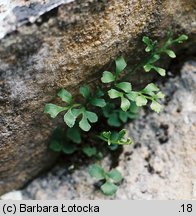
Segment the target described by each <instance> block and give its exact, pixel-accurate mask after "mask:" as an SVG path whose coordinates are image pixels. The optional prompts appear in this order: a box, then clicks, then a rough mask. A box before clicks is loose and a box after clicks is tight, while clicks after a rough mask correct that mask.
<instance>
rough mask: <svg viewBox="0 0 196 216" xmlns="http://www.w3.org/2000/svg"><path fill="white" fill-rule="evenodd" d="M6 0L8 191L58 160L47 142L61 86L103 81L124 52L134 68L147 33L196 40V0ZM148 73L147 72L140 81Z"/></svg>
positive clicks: (3, 57) (3, 180)
mask: <svg viewBox="0 0 196 216" xmlns="http://www.w3.org/2000/svg"><path fill="white" fill-rule="evenodd" d="M6 2H9V3H10V5H9V9H10V10H8V11H7V10H6V6H5V4H4V6H1V7H0V10H1V14H2V16H0V18H1V20H0V25H1V30H2V34H1V41H0V74H1V81H0V87H1V90H0V100H1V106H0V113H1V114H0V120H1V125H0V127H1V137H0V141H1V142H0V164H1V166H0V194H2V193H5V192H6V191H9V190H10V189H14V188H18V187H21V186H23V185H24V184H25V183H26V182H28V181H29V180H30V179H32V178H33V177H35V176H36V175H37V174H38V173H39V172H40V171H41V170H43V168H46V167H48V166H50V163H52V162H53V161H54V158H55V156H53V155H52V154H51V153H50V152H48V151H47V140H48V138H49V136H50V134H51V132H52V130H53V128H54V125H55V124H56V122H55V121H53V122H52V121H51V119H49V118H48V117H47V116H45V115H43V107H44V105H45V104H46V103H47V102H50V101H54V98H55V95H56V91H57V90H58V89H59V88H61V87H64V88H67V89H68V90H70V91H73V92H74V91H75V89H76V87H77V86H79V85H81V84H83V83H90V82H92V81H94V80H96V79H97V78H99V76H100V73H99V71H100V69H102V68H103V67H104V66H105V65H109V63H110V61H111V59H114V58H116V57H117V56H118V55H119V54H123V55H125V56H129V57H130V58H129V59H131V61H129V65H130V64H131V62H132V61H134V62H135V61H137V60H138V57H140V56H141V49H140V48H141V46H140V42H139V41H141V37H142V36H143V35H150V36H151V37H154V38H156V37H159V38H160V39H161V38H162V37H164V36H165V34H166V32H167V31H168V29H170V28H172V30H173V31H174V33H175V34H176V33H181V32H184V33H187V34H188V35H190V42H194V40H193V38H194V36H195V33H196V24H195V20H196V13H195V1H194V0H189V1H187V0H180V1H170V0H165V1H159V0H150V1H149V0H141V1H136V0H131V1H127V0H120V1H119V0H118V1H117V0H111V1H107V0H102V1H97V0H81V1H80V0H77V1H73V2H72V3H69V4H64V3H66V2H69V1H58V0H56V1H55V0H47V1H43V0H39V1H38V0H36V1H34V0H32V1H22V0H18V1H17V0H15V1H8V0H7V1H5V3H6ZM5 10H6V11H5ZM191 38H192V39H191ZM187 44H189V43H187ZM189 45H190V44H189ZM192 47H194V46H192ZM142 50H143V48H142ZM147 77H148V76H141V74H140V73H139V74H137V76H134V77H133V83H135V84H136V83H138V82H139V84H140V83H143V82H145V81H147V79H149V78H147ZM136 81H138V82H136Z"/></svg>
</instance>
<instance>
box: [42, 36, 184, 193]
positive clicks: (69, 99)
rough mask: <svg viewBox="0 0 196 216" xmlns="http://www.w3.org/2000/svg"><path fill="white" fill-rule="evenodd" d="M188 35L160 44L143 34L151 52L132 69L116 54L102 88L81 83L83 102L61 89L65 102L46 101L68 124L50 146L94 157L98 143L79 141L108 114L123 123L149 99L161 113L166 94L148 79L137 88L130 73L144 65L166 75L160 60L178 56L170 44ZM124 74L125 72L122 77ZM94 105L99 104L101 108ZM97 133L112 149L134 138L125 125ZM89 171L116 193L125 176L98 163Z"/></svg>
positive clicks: (110, 119)
mask: <svg viewBox="0 0 196 216" xmlns="http://www.w3.org/2000/svg"><path fill="white" fill-rule="evenodd" d="M187 39H188V37H187V36H186V35H181V36H179V37H178V38H176V39H173V38H172V35H171V34H168V37H167V38H166V40H165V41H164V43H162V44H159V43H158V42H157V41H156V40H155V41H153V40H151V39H150V38H149V37H146V36H144V37H143V39H142V41H143V42H144V44H145V46H146V47H145V51H146V53H147V54H148V55H147V56H146V57H145V58H144V59H143V60H141V62H140V63H139V64H136V65H134V66H133V68H132V70H130V71H128V70H125V69H126V67H127V63H126V61H125V59H124V58H123V57H122V56H121V57H119V58H117V59H116V61H115V66H116V67H115V71H113V72H111V71H104V72H103V74H102V76H101V82H102V84H103V86H102V87H101V88H98V89H97V90H96V91H95V92H94V93H92V92H91V90H90V88H89V87H88V86H82V87H80V89H79V93H80V95H81V96H82V97H81V100H80V101H82V102H77V101H75V100H74V98H73V96H72V94H71V93H70V92H68V91H67V90H65V89H61V90H60V91H59V92H58V93H57V96H58V97H60V98H61V100H62V102H63V103H64V104H63V105H62V106H60V105H56V104H52V103H49V104H46V105H45V108H44V112H45V113H47V114H49V115H50V116H51V117H52V118H56V117H57V115H58V114H59V113H63V119H64V122H65V124H66V125H67V126H68V128H67V129H66V131H64V130H59V131H57V132H58V133H56V135H55V136H54V137H53V138H52V140H51V142H50V148H51V149H52V150H54V151H57V152H64V153H65V154H73V153H74V152H76V151H82V152H83V153H84V154H85V155H87V156H88V157H93V156H96V155H97V153H98V152H97V149H96V148H95V147H92V146H89V145H79V144H81V143H82V136H81V134H82V132H83V131H84V132H88V131H89V130H90V129H91V127H92V125H93V124H94V123H96V122H98V120H99V119H100V118H103V117H105V118H106V121H107V123H108V125H109V126H112V127H121V126H122V125H123V124H124V123H126V122H127V121H128V120H129V119H134V118H135V117H136V116H137V113H138V108H139V107H142V106H146V105H147V104H148V103H150V108H151V109H152V110H153V111H155V112H157V113H159V112H160V111H161V110H162V109H163V107H162V105H161V104H160V99H163V98H164V96H165V95H164V94H163V93H162V92H161V91H160V89H159V88H158V87H157V86H156V85H155V84H154V83H149V84H148V85H147V86H146V87H145V88H143V89H141V90H137V91H136V90H134V89H133V87H132V84H131V83H130V82H129V81H128V80H129V76H131V75H132V74H133V73H135V72H136V71H137V70H141V69H142V68H143V69H144V71H145V72H150V71H152V70H154V71H156V72H157V73H158V74H159V75H161V76H165V75H166V71H165V69H163V68H161V67H159V66H157V62H158V60H159V59H160V58H161V56H162V55H163V54H166V55H168V56H169V57H170V58H175V57H176V55H175V53H174V51H173V50H172V49H171V47H172V46H173V45H174V44H178V43H182V42H184V41H185V40H187ZM122 74H123V75H124V76H123V78H122ZM104 85H105V86H104ZM105 92H107V94H106V93H105ZM94 107H97V108H99V111H97V109H94ZM100 113H101V114H100ZM57 134H58V135H57ZM96 137H98V138H99V139H100V140H102V141H103V142H106V143H107V144H108V146H109V147H110V149H111V150H114V149H116V146H119V145H130V144H132V143H133V140H132V139H131V138H128V137H126V130H125V129H121V130H120V131H116V130H110V131H103V132H101V133H100V134H97V136H96ZM62 138H63V139H62ZM62 140H63V141H62ZM90 174H91V176H94V177H96V178H97V179H99V180H104V181H105V183H104V184H103V185H102V186H101V190H102V192H103V193H105V194H106V195H112V194H114V193H115V192H116V191H117V185H116V184H115V183H119V182H120V181H121V180H122V176H121V174H120V173H119V172H118V171H117V170H112V171H110V172H106V171H105V170H104V169H103V168H102V167H100V166H98V165H93V166H91V168H90Z"/></svg>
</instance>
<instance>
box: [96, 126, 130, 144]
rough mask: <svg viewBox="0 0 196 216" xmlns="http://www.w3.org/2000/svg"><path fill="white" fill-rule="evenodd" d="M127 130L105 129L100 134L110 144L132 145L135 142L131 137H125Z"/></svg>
mask: <svg viewBox="0 0 196 216" xmlns="http://www.w3.org/2000/svg"><path fill="white" fill-rule="evenodd" d="M125 135H126V130H125V129H122V130H121V131H119V132H116V131H112V132H111V131H103V132H102V133H101V134H100V136H99V137H100V138H101V139H102V140H103V141H105V142H107V143H108V145H112V144H113V145H130V144H132V143H133V140H132V139H131V138H125Z"/></svg>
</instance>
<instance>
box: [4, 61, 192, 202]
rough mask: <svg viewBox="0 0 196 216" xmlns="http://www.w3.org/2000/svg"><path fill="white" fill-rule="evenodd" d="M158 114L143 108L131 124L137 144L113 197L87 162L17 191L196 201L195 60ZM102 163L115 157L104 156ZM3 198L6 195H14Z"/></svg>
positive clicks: (37, 195) (122, 163) (27, 195)
mask: <svg viewBox="0 0 196 216" xmlns="http://www.w3.org/2000/svg"><path fill="white" fill-rule="evenodd" d="M161 89H162V90H163V92H164V93H166V96H167V97H166V100H165V108H164V111H163V112H162V113H160V114H156V113H152V112H149V111H148V110H146V111H143V112H142V115H141V116H140V118H139V119H137V120H135V121H134V122H132V123H130V124H128V125H127V129H128V131H129V134H130V135H131V136H132V137H134V140H135V145H134V146H132V147H126V148H124V150H123V153H122V154H121V156H120V158H119V165H118V167H117V169H119V170H120V171H121V172H122V173H123V175H124V181H123V183H122V184H121V185H120V188H119V190H118V192H117V194H116V196H115V197H112V198H108V197H105V196H104V195H102V194H101V193H100V192H99V191H97V190H96V189H95V187H94V186H93V183H94V179H92V178H91V177H90V176H89V175H88V171H87V170H88V166H82V167H80V168H78V169H76V170H75V171H72V172H70V171H69V170H70V167H68V166H66V164H61V165H57V166H56V167H55V168H54V169H53V170H52V171H50V172H49V173H47V174H45V175H42V176H41V177H39V178H37V179H35V180H34V181H33V182H31V183H30V184H29V185H28V186H27V187H26V188H24V189H23V190H22V191H17V192H16V193H17V194H18V193H19V192H20V194H21V195H22V198H23V199H42V200H45V199H133V200H138V199H145V200H146V199H147V200H152V199H177V200H178V199H185V200H190V199H196V139H195V131H196V94H195V89H196V61H189V62H186V63H185V65H184V67H183V68H182V71H181V75H180V76H177V77H174V78H170V79H169V81H167V82H166V83H165V84H163V85H162V86H161ZM103 163H104V166H106V167H109V166H110V163H111V160H110V158H109V157H106V158H105V159H104V161H103ZM8 195H9V196H5V197H4V199H7V198H9V199H12V197H13V196H11V197H10V194H8Z"/></svg>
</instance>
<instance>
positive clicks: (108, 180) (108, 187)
mask: <svg viewBox="0 0 196 216" xmlns="http://www.w3.org/2000/svg"><path fill="white" fill-rule="evenodd" d="M89 174H90V175H91V176H92V177H95V178H96V179H97V180H101V181H102V182H103V184H102V185H101V187H100V188H101V191H102V192H103V193H104V194H105V195H108V196H111V195H114V194H115V193H116V191H117V189H118V186H117V184H119V183H120V182H121V181H122V179H123V177H122V175H121V173H120V172H119V171H118V170H117V169H112V170H110V171H108V172H107V171H105V170H104V169H103V168H102V167H101V166H100V165H97V164H93V165H92V166H91V167H90V169H89Z"/></svg>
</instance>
